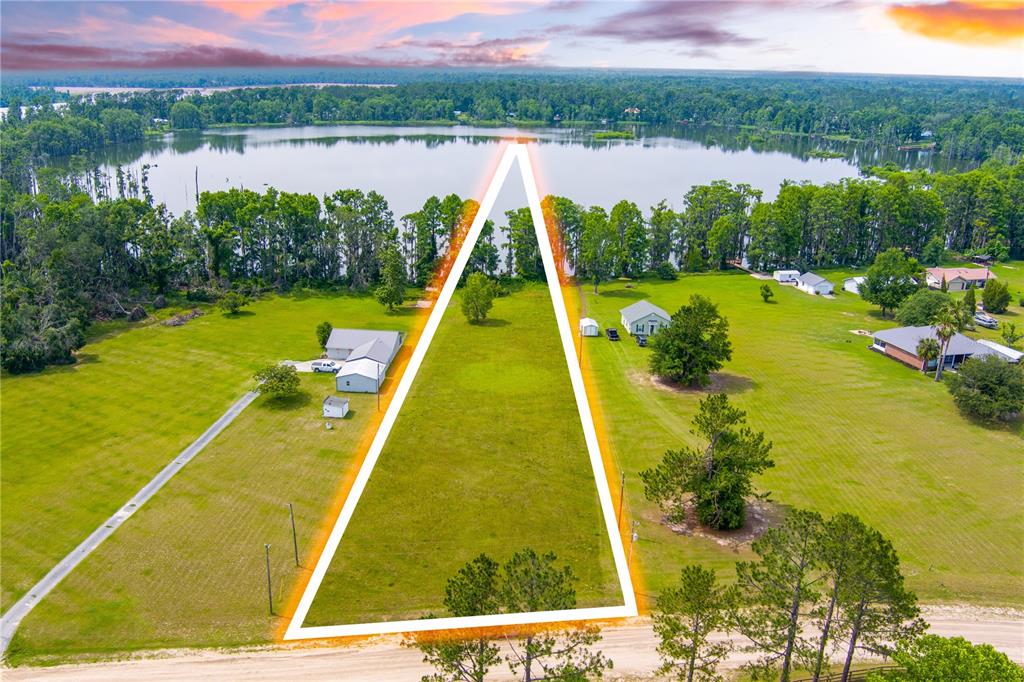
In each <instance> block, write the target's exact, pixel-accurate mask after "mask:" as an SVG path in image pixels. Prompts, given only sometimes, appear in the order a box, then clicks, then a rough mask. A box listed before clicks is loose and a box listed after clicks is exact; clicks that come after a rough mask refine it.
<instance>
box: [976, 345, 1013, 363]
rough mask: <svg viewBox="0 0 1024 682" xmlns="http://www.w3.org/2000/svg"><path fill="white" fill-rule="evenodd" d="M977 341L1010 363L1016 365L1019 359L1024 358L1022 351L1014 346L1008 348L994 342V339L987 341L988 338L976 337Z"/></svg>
mask: <svg viewBox="0 0 1024 682" xmlns="http://www.w3.org/2000/svg"><path fill="white" fill-rule="evenodd" d="M978 343H980V344H981V345H983V346H986V347H988V348H991V349H992V350H994V351H995V352H997V353H999V355H1000V356H1002V358H1003V359H1004V360H1006V361H1007V362H1009V363H1010V364H1011V365H1016V364H1017V363H1019V362H1020V361H1021V359H1022V358H1024V353H1022V352H1021V351H1019V350H1017V349H1015V348H1010V347H1009V346H1004V345H1003V344H1001V343H996V342H995V341H989V340H988V339H978Z"/></svg>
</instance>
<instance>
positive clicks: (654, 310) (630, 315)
mask: <svg viewBox="0 0 1024 682" xmlns="http://www.w3.org/2000/svg"><path fill="white" fill-rule="evenodd" d="M619 312H620V313H621V314H622V317H624V318H625V319H626V323H627V324H633V322H635V321H636V320H640V319H643V318H645V317H647V316H648V315H652V314H653V315H657V316H659V317H663V318H665V319H666V320H669V319H671V317H672V316H671V315H669V314H668V313H666V312H665V311H664V310H662V309H661V308H659V307H658V306H656V305H654V304H653V303H651V302H650V301H637V302H636V303H634V304H633V305H628V306H626V307H625V308H623V309H622V310H620V311H619Z"/></svg>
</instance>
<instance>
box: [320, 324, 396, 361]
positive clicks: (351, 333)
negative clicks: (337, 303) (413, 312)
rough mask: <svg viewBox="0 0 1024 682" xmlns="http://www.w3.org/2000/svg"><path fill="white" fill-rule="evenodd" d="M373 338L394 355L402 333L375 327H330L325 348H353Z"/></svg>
mask: <svg viewBox="0 0 1024 682" xmlns="http://www.w3.org/2000/svg"><path fill="white" fill-rule="evenodd" d="M375 339H379V340H380V341H381V342H383V343H384V345H385V346H386V347H387V348H388V352H389V354H390V355H394V354H395V351H397V350H398V347H399V346H401V345H402V335H401V334H400V333H399V332H391V331H380V330H377V329H332V330H331V336H330V337H329V338H328V339H327V348H337V349H342V348H348V349H349V350H353V349H356V348H359V347H360V346H362V345H363V344H365V343H367V342H370V341H373V340H375Z"/></svg>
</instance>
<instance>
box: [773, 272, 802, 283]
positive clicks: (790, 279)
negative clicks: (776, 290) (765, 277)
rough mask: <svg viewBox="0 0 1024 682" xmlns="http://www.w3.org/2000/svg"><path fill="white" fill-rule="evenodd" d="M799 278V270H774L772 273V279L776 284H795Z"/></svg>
mask: <svg viewBox="0 0 1024 682" xmlns="http://www.w3.org/2000/svg"><path fill="white" fill-rule="evenodd" d="M799 276H800V271H799V270H776V271H775V272H773V273H772V279H774V280H775V281H776V282H782V283H785V284H792V283H794V282H796V280H797V278H798V277H799Z"/></svg>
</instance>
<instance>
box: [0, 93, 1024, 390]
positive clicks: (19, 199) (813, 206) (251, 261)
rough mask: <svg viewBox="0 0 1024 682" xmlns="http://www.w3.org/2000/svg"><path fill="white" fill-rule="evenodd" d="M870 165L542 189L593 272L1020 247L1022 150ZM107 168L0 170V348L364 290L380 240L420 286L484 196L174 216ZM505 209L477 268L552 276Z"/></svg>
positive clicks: (35, 355) (325, 201)
mask: <svg viewBox="0 0 1024 682" xmlns="http://www.w3.org/2000/svg"><path fill="white" fill-rule="evenodd" d="M108 111H109V110H108ZM100 125H103V124H100ZM107 130H108V129H107V128H105V127H104V128H103V131H102V132H100V131H97V135H107V134H109V132H107ZM9 170H11V169H8V168H5V169H4V171H5V175H6V173H7V172H8V171H9ZM43 170H44V171H52V170H53V169H43ZM874 173H875V176H876V177H871V178H860V179H847V180H844V181H842V182H840V183H836V184H826V185H813V184H807V183H805V184H790V183H786V184H784V185H783V186H782V188H781V190H780V192H779V194H778V197H777V198H776V199H775V200H774V201H771V202H767V201H762V200H761V193H760V191H759V190H755V189H753V188H751V187H750V186H747V185H732V184H730V183H729V182H727V181H724V180H722V181H717V182H714V183H712V184H710V185H700V186H695V187H693V188H691V189H690V190H689V191H688V192H687V193H686V194H685V196H684V197H682V199H683V202H682V208H681V210H679V211H674V210H672V209H671V208H669V206H668V204H667V202H661V203H659V204H658V205H656V206H653V207H650V209H649V210H648V211H647V212H646V213H645V211H644V210H643V209H642V208H641V207H639V206H637V205H636V204H635V203H633V202H631V201H628V200H626V199H623V200H622V201H619V202H618V203H616V204H615V205H614V206H613V207H612V209H611V210H610V211H606V210H605V209H604V208H602V207H600V206H592V207H584V206H580V205H578V204H576V203H574V202H573V201H572V200H571V199H569V198H565V197H546V198H545V199H544V202H543V206H544V210H545V216H546V219H547V220H548V222H549V224H550V226H551V227H552V228H553V229H555V230H557V231H558V232H559V233H560V234H561V235H562V241H563V244H564V250H563V253H564V257H565V260H566V263H567V265H568V267H569V268H570V269H572V270H573V271H574V272H575V273H576V274H577V275H578V276H579V277H580V278H581V279H584V278H585V279H586V280H587V281H593V282H594V283H595V285H596V284H598V283H599V282H600V281H602V280H604V279H607V278H610V277H615V276H638V275H642V274H644V273H646V272H649V271H654V270H656V271H658V272H660V273H662V274H666V273H674V272H675V270H676V269H677V268H681V269H684V270H688V271H697V270H703V269H713V268H720V267H725V266H726V264H727V262H728V261H730V260H734V259H743V258H746V259H747V260H749V262H750V263H751V265H753V266H754V267H756V268H765V269H767V268H772V267H784V266H796V267H800V268H809V267H821V266H831V265H862V264H866V263H870V262H872V261H873V259H874V257H875V256H876V255H877V254H878V253H879V252H881V251H883V250H885V249H888V248H890V247H898V248H900V249H903V250H904V251H906V252H907V253H909V254H911V255H914V256H916V257H918V258H920V259H921V260H922V261H923V262H925V263H935V262H938V261H939V260H940V259H942V258H944V257H945V254H946V251H947V249H948V250H952V251H956V252H959V253H962V254H971V253H974V254H978V253H985V254H987V255H989V256H992V257H995V258H1006V257H1009V256H1013V257H1018V258H1019V257H1022V256H1024V161H1018V162H1017V163H1015V164H1008V163H1006V162H1004V161H1000V160H994V159H993V160H990V161H987V162H986V163H985V164H983V165H982V167H981V168H979V169H976V170H972V171H970V172H966V173H955V174H940V173H926V172H904V171H900V170H896V169H891V168H881V169H875V170H874ZM14 180H17V178H14ZM94 181H95V178H94V177H93V176H91V175H90V174H89V173H84V174H70V175H60V174H58V173H56V172H39V173H38V174H37V175H36V176H35V177H34V179H33V181H32V183H31V185H32V190H33V191H20V190H19V189H18V188H17V187H16V186H15V185H14V184H13V182H12V180H9V179H6V178H5V179H4V180H3V181H2V182H0V191H2V202H0V233H2V240H0V248H2V260H3V293H2V307H0V317H2V320H0V324H2V326H0V333H2V358H0V360H2V364H3V366H4V367H5V368H7V369H9V370H12V371H26V370H31V369H37V368H40V367H43V366H45V365H47V364H51V363H59V362H70V361H73V351H74V350H76V349H77V348H79V347H80V346H81V345H82V343H83V342H84V330H85V329H86V327H87V326H88V325H89V324H90V322H92V321H93V320H96V319H109V318H116V317H124V316H127V315H128V314H129V313H130V311H131V310H132V309H133V308H134V307H135V306H137V305H140V304H146V303H150V302H151V301H152V300H153V299H154V297H156V296H158V295H160V294H169V293H175V292H177V293H181V294H183V295H187V296H190V297H192V298H193V299H199V300H212V299H215V298H216V297H217V296H219V295H220V294H221V293H222V292H224V291H227V290H230V289H235V290H242V291H260V290H266V289H277V290H286V289H288V288H290V287H293V286H347V287H350V288H352V289H356V290H361V289H367V288H369V287H373V286H375V285H376V284H377V283H378V282H379V280H380V277H381V269H382V267H381V263H382V260H383V259H384V257H385V254H394V253H398V254H400V258H401V260H402V262H403V264H404V271H405V275H406V277H407V279H408V280H409V281H410V282H412V283H415V284H417V285H420V286H423V285H425V284H427V283H428V280H429V278H430V276H431V274H432V273H433V272H434V270H435V268H436V266H437V263H438V262H439V260H440V259H441V258H442V257H443V256H444V254H445V253H446V251H447V249H448V245H449V243H450V241H451V239H452V237H453V235H456V234H457V233H458V230H459V228H460V226H463V225H465V223H466V216H467V214H468V215H471V214H472V213H473V212H475V206H476V204H475V202H473V201H467V200H465V199H463V198H461V197H459V196H456V195H449V196H447V197H440V198H439V197H430V198H428V199H427V200H426V202H425V203H424V204H423V206H422V208H421V209H420V210H418V211H415V212H413V213H411V214H409V215H405V216H401V217H398V218H397V219H396V217H395V216H394V215H393V213H392V211H391V210H390V208H389V206H388V202H387V200H386V198H385V197H383V196H381V195H380V194H378V193H376V192H372V191H371V192H362V191H358V190H339V191H337V192H334V193H333V194H330V195H328V196H324V197H317V196H315V195H312V194H298V193H288V192H279V191H277V190H275V189H273V188H269V189H267V190H266V191H265V192H263V193H260V192H255V191H252V190H244V189H231V190H227V191H218V192H203V193H202V194H201V195H200V198H199V203H198V206H197V209H196V211H195V212H186V213H185V214H184V215H180V216H173V215H171V214H170V213H169V212H168V211H167V210H166V208H165V207H164V206H163V205H154V202H153V199H152V196H151V194H150V193H149V191H148V188H147V187H146V181H145V176H144V174H143V177H141V178H128V179H126V178H123V177H120V176H119V177H118V179H117V183H116V187H117V190H116V194H115V195H114V196H101V197H98V198H97V197H94V195H93V194H92V193H90V191H88V189H89V186H107V185H108V184H109V183H106V182H102V181H100V182H94ZM503 218H504V219H503V220H501V221H500V225H499V226H497V227H495V224H494V223H489V224H488V225H487V227H486V230H485V232H484V236H483V238H482V239H481V242H480V243H479V244H478V245H477V247H476V249H475V251H474V253H473V258H472V260H471V265H470V268H471V269H472V270H477V271H482V272H485V273H486V274H488V275H492V276H498V277H519V278H525V279H536V278H542V277H543V268H542V267H541V264H540V258H539V253H538V249H537V244H536V240H535V238H534V232H533V227H532V223H531V221H530V214H529V211H528V210H527V209H518V210H512V211H508V212H507V213H506V215H505V216H503Z"/></svg>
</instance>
